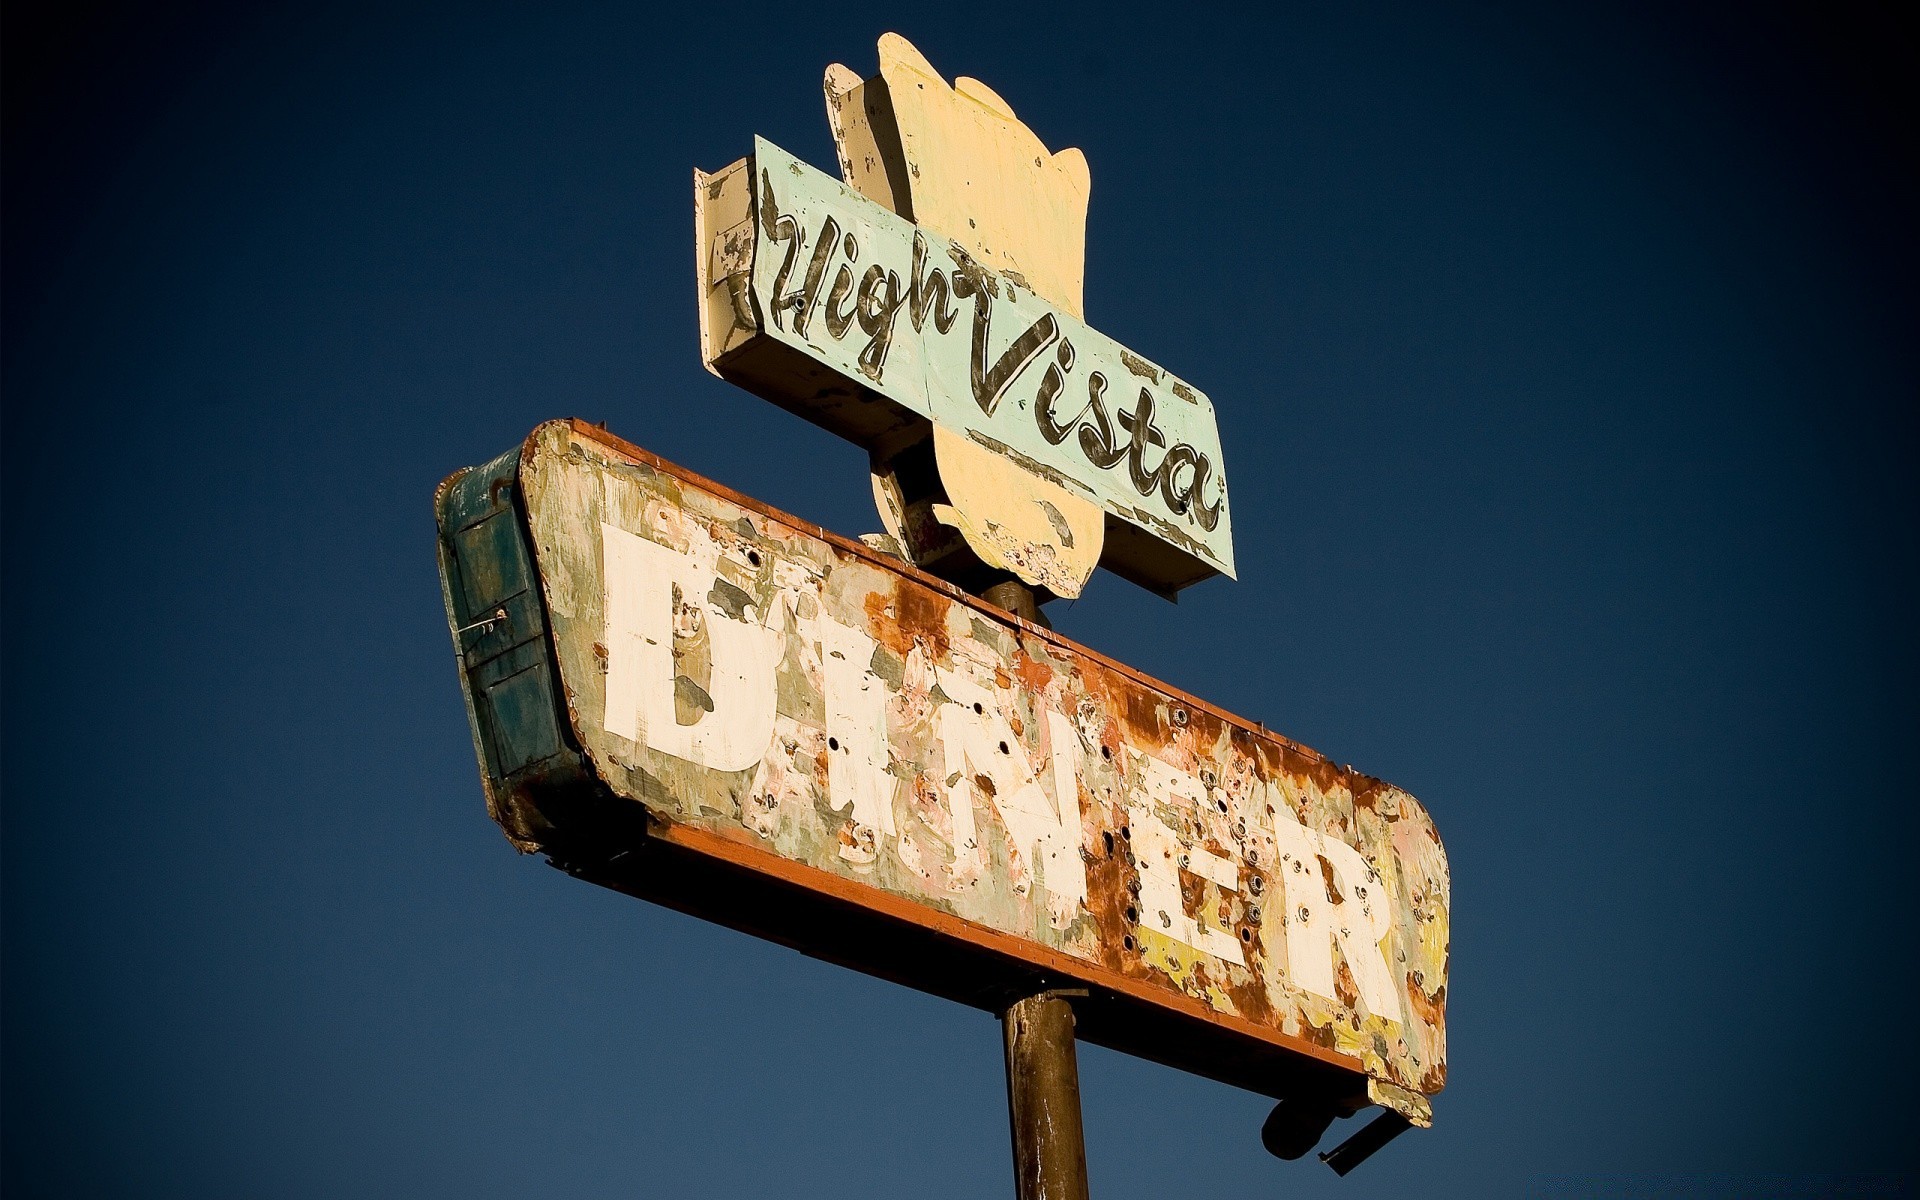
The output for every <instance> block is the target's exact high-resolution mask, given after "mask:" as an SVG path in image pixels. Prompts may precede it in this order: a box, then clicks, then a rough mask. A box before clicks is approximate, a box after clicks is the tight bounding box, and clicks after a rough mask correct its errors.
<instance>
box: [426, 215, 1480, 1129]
mask: <svg viewBox="0 0 1920 1200" xmlns="http://www.w3.org/2000/svg"><path fill="white" fill-rule="evenodd" d="M798 210H799V207H798V206H797V205H793V206H790V205H789V202H787V201H786V200H782V202H781V211H782V212H783V213H784V212H789V211H798ZM872 244H873V243H869V245H872ZM795 261H796V262H798V261H800V260H799V258H798V257H796V259H795ZM797 269H798V268H796V270H797ZM776 273H777V272H776ZM822 273H823V274H824V273H825V268H824V267H823V268H822ZM789 275H790V276H791V272H789ZM948 278H949V280H951V279H952V278H953V277H952V276H949V277H948ZM776 290H777V289H776ZM770 294H771V293H770ZM968 298H970V297H968ZM789 311H790V312H792V313H794V314H795V315H796V316H797V315H799V313H800V311H801V310H800V309H798V308H795V309H790V310H789ZM841 311H843V312H844V311H846V310H844V309H842V310H841ZM930 311H932V310H930ZM825 319H826V317H825V315H824V313H822V314H817V315H816V316H815V320H819V321H824V320H825ZM1035 320H1038V318H1035ZM955 321H956V323H958V322H959V321H960V317H959V316H958V315H956V317H955ZM791 324H792V322H788V325H789V328H791ZM1032 324H1033V323H1032V322H1029V323H1028V327H1029V328H1031V327H1032ZM1060 328H1061V329H1062V330H1065V328H1066V327H1065V326H1064V325H1062V326H1060ZM800 336H805V335H804V334H802V335H800ZM868 336H869V337H870V338H871V337H872V336H873V335H872V334H869V335H868ZM1069 336H1073V337H1076V338H1077V337H1079V336H1081V334H1080V331H1079V330H1077V329H1076V330H1073V331H1071V332H1070V334H1069ZM1089 345H1090V346H1091V345H1092V343H1089ZM989 349H990V351H991V352H992V353H990V356H989V357H990V360H991V359H992V358H993V356H994V355H996V354H998V353H1000V351H994V350H993V347H992V346H990V347H989ZM861 352H862V351H861V350H860V349H859V348H855V349H854V350H853V351H852V353H853V356H854V358H855V359H856V360H857V358H858V356H859V354H860V353H861ZM896 352H897V348H896V349H894V350H889V351H888V352H887V353H886V355H885V356H884V358H885V360H886V361H889V362H891V361H894V359H893V355H894V354H895V353H896ZM1098 352H1099V351H1097V350H1090V351H1089V353H1090V354H1094V353H1098ZM874 357H875V359H876V362H878V360H879V359H880V358H881V357H882V356H880V355H878V354H876V355H875V356H874ZM989 374H991V372H990V371H989ZM961 399H963V400H966V399H967V397H965V396H962V397H961ZM969 402H970V401H969ZM438 510H439V521H440V532H441V562H442V573H443V580H444V582H445V589H446V597H447V606H448V615H449V618H450V620H451V623H452V625H453V626H454V628H455V630H456V639H457V641H458V642H459V649H460V654H461V663H462V669H463V677H464V679H465V681H466V684H467V695H468V701H469V713H470V715H471V717H472V719H473V726H474V735H475V742H476V746H477V749H478V751H479V753H480V758H481V765H482V774H483V776H484V778H485V781H486V786H487V791H488V796H489V801H490V804H491V806H492V809H493V812H494V815H495V816H496V818H497V819H499V820H500V821H501V823H502V824H503V826H505V827H506V829H507V830H508V832H509V834H510V835H511V836H512V837H513V838H514V839H515V840H516V842H517V843H519V844H520V845H521V846H522V847H523V848H525V849H541V850H545V851H546V852H548V853H549V854H551V855H553V856H554V857H555V859H556V861H558V862H560V863H561V864H562V865H565V866H567V867H568V868H569V869H570V870H575V871H577V872H578V873H580V874H583V875H585V876H587V877H588V878H593V879H596V880H598V881H600V882H605V883H609V884H611V885H613V886H617V887H622V888H624V889H626V890H630V891H635V892H638V893H640V894H645V895H650V896H652V897H653V898H656V899H663V900H665V901H666V902H668V903H673V904H676V905H679V906H681V907H686V908H689V909H691V910H693V911H696V912H706V913H719V914H721V917H720V919H726V920H729V921H730V922H732V923H735V924H739V925H741V926H743V927H746V928H751V929H754V930H755V931H757V932H770V933H771V934H772V935H773V936H779V937H782V938H783V939H784V940H788V941H791V942H796V943H799V944H801V945H802V946H803V948H805V949H807V950H808V951H809V952H810V953H816V954H822V955H825V956H828V957H833V958H835V959H836V960H838V961H844V962H848V963H850V964H851V965H854V966H857V967H861V968H863V969H866V970H870V971H873V972H875V973H878V974H883V975H886V976H888V977H890V978H896V979H900V980H902V981H903V982H908V983H912V984H916V985H918V986H922V987H926V988H928V989H929V990H934V991H939V992H941V993H942V994H948V995H953V996H955V997H956V998H960V999H966V1000H969V1001H970V1002H974V1003H981V1004H990V1003H991V1002H992V1001H991V1000H990V999H989V998H986V997H987V983H988V982H989V981H991V980H993V979H997V978H1001V977H1006V978H1013V977H1016V976H1018V977H1023V978H1024V977H1033V978H1044V979H1047V980H1050V981H1053V982H1054V983H1056V984H1058V983H1060V982H1062V981H1064V982H1067V983H1072V984H1076V985H1079V986H1082V987H1084V988H1086V989H1087V990H1088V991H1089V993H1090V996H1089V999H1088V1000H1087V1001H1086V1002H1084V1003H1083V1004H1082V1005H1078V1006H1077V1007H1078V1008H1079V1009H1080V1010H1081V1011H1082V1012H1083V1013H1084V1014H1086V1015H1085V1017H1084V1018H1083V1019H1084V1021H1085V1027H1086V1029H1087V1031H1088V1035H1089V1036H1091V1037H1093V1038H1094V1039H1095V1040H1104V1041H1108V1042H1110V1043H1112V1044H1116V1045H1120V1046H1122V1047H1123V1048H1127V1049H1131V1050H1134V1051H1136V1052H1140V1053H1146V1054H1149V1055H1150V1056H1152V1057H1156V1058H1159V1059H1161V1060H1163V1061H1169V1062H1173V1063H1174V1064H1175V1065H1179V1066H1184V1067H1186V1068H1188V1069H1192V1070H1197V1071H1201V1072H1203V1073H1206V1074H1209V1075H1213V1076H1215V1077H1218V1078H1224V1079H1229V1080H1231V1081H1232V1082H1235V1083H1238V1084H1240V1085H1242V1086H1249V1087H1254V1088H1258V1089H1261V1090H1267V1091H1269V1093H1270V1094H1276V1095H1279V1094H1285V1091H1284V1088H1283V1087H1282V1086H1281V1085H1280V1080H1281V1073H1282V1072H1283V1071H1284V1070H1290V1069H1292V1068H1291V1067H1290V1066H1289V1064H1304V1067H1302V1069H1306V1068H1311V1069H1312V1070H1315V1071H1319V1072H1321V1076H1319V1077H1318V1078H1319V1079H1320V1084H1319V1085H1318V1086H1324V1087H1325V1088H1327V1089H1330V1090H1335V1091H1338V1090H1340V1089H1345V1093H1344V1094H1348V1095H1357V1096H1360V1097H1363V1100H1362V1102H1364V1099H1371V1100H1373V1101H1375V1102H1378V1103H1383V1104H1386V1105H1387V1106H1389V1107H1390V1108H1394V1109H1396V1110H1397V1111H1400V1112H1402V1113H1404V1114H1406V1115H1407V1116H1408V1117H1409V1118H1410V1119H1413V1120H1414V1121H1416V1123H1420V1124H1425V1123H1426V1120H1427V1117H1428V1111H1429V1110H1428V1106H1427V1100H1426V1097H1427V1096H1428V1095H1429V1094H1431V1093H1433V1092H1435V1091H1438V1090H1439V1089H1440V1087H1441V1086H1442V1084H1443V1083H1444V1080H1445V1074H1446V1038H1445V1023H1444V1014H1445V1006H1446V992H1447V987H1446V983H1447V969H1448V914H1449V901H1448V870H1447V862H1446V856H1445V852H1444V850H1443V849H1442V847H1441V844H1440V840H1439V837H1438V835H1437V833H1436V832H1435V829H1434V826H1433V823H1432V822H1431V821H1430V820H1429V819H1428V816H1427V813H1426V811H1425V810H1424V809H1423V808H1422V807H1421V805H1420V804H1419V803H1418V802H1417V801H1416V800H1414V798H1413V797H1411V796H1409V795H1407V794H1406V793H1405V792H1403V791H1401V790H1399V789H1398V788H1395V787H1393V786H1391V785H1390V784H1386V783H1383V782H1381V781H1379V780H1377V779H1373V778H1370V777H1368V776H1365V775H1361V774H1359V773H1358V772H1355V771H1353V770H1352V769H1350V768H1345V767H1340V766H1337V765H1336V764H1334V763H1332V762H1330V761H1328V760H1327V759H1325V758H1323V757H1322V756H1320V755H1318V754H1316V753H1314V752H1313V751H1311V750H1307V749H1305V748H1304V747H1301V746H1298V745H1295V744H1294V743H1291V742H1289V741H1287V740H1285V739H1283V738H1280V737H1277V736H1275V735H1273V734H1270V733H1268V732H1266V731H1265V730H1264V729H1262V728H1260V727H1258V726H1254V725H1251V724H1249V723H1247V722H1245V721H1242V720H1240V719H1238V718H1236V717H1233V716H1231V715H1230V714H1227V713H1224V712H1222V711H1220V710H1218V709H1216V708H1214V707H1212V706H1210V705H1207V704H1205V703H1203V702H1200V701H1198V700H1195V699H1193V698H1191V697H1188V696H1185V695H1183V694H1181V693H1179V692H1176V691H1174V690H1172V689H1170V688H1168V687H1166V686H1165V685H1161V684H1158V683H1156V682H1155V681H1153V680H1151V679H1148V678H1146V677H1144V676H1142V675H1141V674H1139V673H1138V672H1136V671H1133V670H1131V669H1129V668H1127V667H1124V666H1122V665H1120V664H1118V663H1116V662H1113V661H1112V660H1110V659H1107V658H1104V657H1102V656H1100V655H1098V654H1096V653H1094V652H1092V651H1089V650H1086V649H1084V648H1082V647H1080V646H1078V645H1076V644H1075V643H1073V642H1071V641H1069V640H1067V639H1065V638H1063V637H1061V636H1059V635H1057V634H1055V633H1052V632H1051V631H1049V630H1045V629H1042V628H1040V627H1038V626H1035V625H1032V624H1028V623H1026V622H1023V621H1021V620H1019V619H1018V618H1015V617H1012V616H1010V615H1008V614H1006V613H1003V612H1001V611H999V610H997V609H993V608H990V607H988V606H985V605H983V604H980V603H978V602H976V601H973V600H972V599H970V598H969V597H967V596H965V595H964V594H963V593H960V592H958V591H957V590H955V589H953V588H951V587H949V586H947V585H946V584H943V583H941V582H940V581H938V580H935V579H933V578H931V577H929V576H926V575H923V574H921V573H920V572H918V571H915V570H914V569H912V568H910V567H908V566H906V565H904V564H902V563H900V562H898V561H897V560H893V559H890V558H887V557H885V556H882V555H878V554H876V553H874V552H872V551H870V550H868V549H867V548H866V547H864V546H861V545H860V544H858V543H855V542H851V541H847V540H845V539H842V538H838V537H835V536H833V535H830V534H827V533H825V532H823V531H821V530H818V529H816V528H814V527H813V526H810V525H807V524H806V523H805V522H802V521H799V520H797V519H795V518H792V517H788V516H785V515H783V514H780V513H777V512H774V511H772V510H770V509H767V508H765V507H764V506H761V505H759V504H756V503H754V502H752V501H750V500H747V499H745V498H744V497H740V496H737V495H735V494H733V493H730V492H728V491H727V490H726V489H724V488H721V487H719V486H717V485H714V484H710V483H708V482H706V481H704V480H701V479H699V478H698V477H697V476H694V475H692V474H690V473H688V472H686V471H683V470H681V469H679V468H676V467H673V466H671V465H670V464H667V463H664V462H662V461H660V460H658V459H655V458H653V457H652V456H649V455H647V454H645V453H644V452H642V451H639V450H637V449H636V448H634V447H631V446H628V445H627V444H625V443H623V442H620V441H619V440H618V439H615V438H612V437H610V436H608V435H607V434H606V433H604V432H603V431H601V430H598V429H595V428H593V427H590V426H586V425H583V424H580V423H577V422H554V423H550V424H547V425H543V426H541V427H540V428H539V429H537V430H536V431H535V432H534V433H533V434H532V435H531V436H530V437H529V439H528V440H527V442H526V443H525V445H524V446H523V447H521V448H519V449H518V450H516V451H514V452H512V453H510V454H508V455H506V456H503V457H502V458H501V459H499V460H497V461H496V462H495V463H492V464H489V465H488V466H486V467H483V468H474V469H471V470H469V471H465V472H462V473H460V474H458V475H456V476H454V477H453V478H452V479H450V480H448V481H447V483H446V484H443V485H442V489H441V493H440V496H439V498H438ZM649 855H654V856H655V857H651V858H650V857H649ZM729 872H732V873H729ZM808 903H819V904H823V905H828V906H829V908H828V909H822V910H820V911H831V912H834V913H840V914H842V915H845V914H848V913H851V914H853V915H852V916H851V917H848V918H847V919H849V920H859V921H865V922H867V924H864V925H861V926H859V931H858V932H845V933H836V928H838V927H837V926H833V925H831V924H824V923H821V922H819V921H816V920H814V919H813V918H810V917H809V918H805V919H804V923H805V925H806V927H805V928H801V927H800V925H801V924H802V923H803V918H802V917H801V916H798V915H796V914H801V913H806V912H811V911H814V910H810V909H807V908H806V907H805V905H806V904H808ZM848 929H849V930H851V929H852V926H849V927H848ZM915 939H918V940H915ZM924 945H930V946H933V947H934V948H935V950H936V951H937V953H933V954H929V955H927V956H926V957H925V958H924V960H923V959H920V958H915V957H914V956H913V954H911V953H909V950H908V949H905V948H904V947H912V946H924ZM923 961H924V962H925V963H926V964H927V965H926V966H925V967H924V968H923V967H922V966H921V965H918V964H920V963H922V962H923ZM962 962H963V963H965V964H966V966H965V969H964V970H959V969H957V968H955V967H953V966H952V965H951V964H953V963H962ZM1023 973H1024V974H1023ZM970 989H971V990H970ZM1343 1080H1344V1081H1346V1082H1342V1081H1343Z"/></svg>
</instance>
